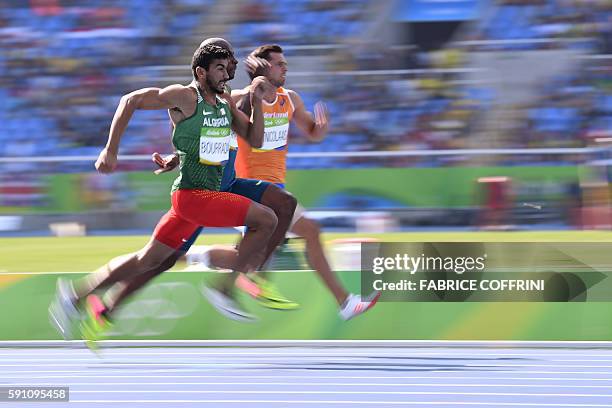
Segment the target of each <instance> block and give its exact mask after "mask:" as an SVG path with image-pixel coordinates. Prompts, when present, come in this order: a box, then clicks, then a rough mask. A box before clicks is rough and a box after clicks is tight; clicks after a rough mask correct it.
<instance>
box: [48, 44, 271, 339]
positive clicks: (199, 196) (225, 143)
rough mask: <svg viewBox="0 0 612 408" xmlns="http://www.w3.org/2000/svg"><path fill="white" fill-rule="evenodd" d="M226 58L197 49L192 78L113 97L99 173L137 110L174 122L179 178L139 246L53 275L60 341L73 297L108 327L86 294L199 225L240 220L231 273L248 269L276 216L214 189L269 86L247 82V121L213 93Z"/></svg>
mask: <svg viewBox="0 0 612 408" xmlns="http://www.w3.org/2000/svg"><path fill="white" fill-rule="evenodd" d="M229 60H230V53H229V52H228V51H227V50H225V49H223V48H221V47H218V46H214V45H206V46H204V47H199V48H198V49H197V50H196V51H195V53H194V55H193V59H192V71H193V75H194V78H195V83H192V84H189V85H187V86H184V85H178V84H177V85H171V86H168V87H166V88H163V89H160V88H144V89H140V90H137V91H134V92H132V93H130V94H127V95H125V96H124V97H122V98H121V102H120V104H119V106H118V108H117V111H116V112H115V116H114V118H113V121H112V124H111V128H110V132H109V137H108V141H107V144H106V147H105V148H104V149H103V150H102V152H101V153H100V155H99V157H98V160H97V161H96V164H95V167H96V169H97V170H98V171H99V172H100V173H111V172H113V171H114V170H115V168H116V165H117V155H118V150H119V142H120V140H121V136H122V135H123V133H124V132H125V129H126V127H127V125H128V122H129V120H130V118H131V117H132V115H133V113H134V112H135V111H136V110H137V109H168V110H169V114H170V118H171V120H172V123H173V124H174V131H173V134H172V143H173V145H174V147H175V149H176V151H177V153H178V155H179V156H180V170H179V176H178V177H177V179H176V180H175V181H174V184H173V186H172V194H171V199H172V200H171V201H172V206H171V208H170V210H169V211H168V212H167V213H166V214H165V215H164V216H163V217H162V219H161V220H160V222H159V223H158V225H157V227H156V228H155V231H154V233H153V236H152V237H151V239H150V241H149V243H148V244H147V245H146V246H145V247H144V248H143V249H141V250H140V251H138V252H135V253H132V254H128V255H124V256H120V257H117V258H114V259H112V260H111V261H110V262H108V263H107V264H106V265H104V266H102V267H101V268H99V269H98V270H96V271H95V272H93V273H92V274H90V275H88V276H87V277H85V278H82V279H80V280H78V281H76V282H75V283H74V284H72V283H69V282H67V281H63V280H58V288H57V293H56V299H55V300H54V302H53V303H52V305H51V307H50V315H51V318H52V322H53V323H54V324H55V325H56V327H57V329H58V330H59V331H60V333H61V334H62V335H63V336H64V337H65V338H72V335H73V326H74V324H75V323H76V322H77V321H78V320H79V314H80V313H79V308H80V306H81V301H83V300H85V299H87V300H86V303H89V304H88V305H87V307H89V308H90V309H91V310H93V311H94V312H95V318H96V319H95V320H94V322H93V323H94V325H95V326H96V327H94V328H92V330H96V331H97V330H98V329H99V328H100V327H103V326H105V325H108V321H107V319H106V316H105V313H106V308H105V306H104V305H103V304H102V303H100V302H98V301H97V299H98V298H95V297H88V296H89V295H90V294H91V293H92V291H93V290H94V289H96V288H105V287H108V286H110V285H112V284H114V283H116V282H119V281H122V280H126V279H130V278H131V277H134V276H138V275H139V274H142V273H146V272H148V271H151V270H155V269H157V268H160V267H161V266H162V265H164V263H165V262H166V261H167V260H168V259H169V258H170V257H171V256H173V254H174V253H175V252H176V251H177V250H178V249H180V248H181V246H182V245H183V244H184V243H185V242H187V240H188V239H189V237H191V236H192V235H193V233H194V232H195V231H196V230H197V228H199V227H200V226H211V227H232V226H241V225H246V226H247V233H246V234H245V236H244V237H243V239H242V241H241V242H240V247H239V250H238V256H237V259H236V262H235V264H234V268H233V270H234V272H233V273H232V275H233V276H234V277H237V276H238V273H240V272H242V273H246V272H249V271H250V270H252V269H253V268H254V266H252V265H253V258H255V257H256V255H257V254H259V253H261V252H262V251H263V250H264V249H265V247H266V245H267V243H268V240H269V238H270V236H271V234H272V232H273V231H274V229H275V228H276V224H277V218H276V216H275V215H274V212H273V211H272V210H270V209H269V208H267V207H265V206H262V205H260V204H258V203H255V202H253V201H251V200H249V199H247V198H246V197H243V196H239V195H237V194H232V193H228V192H221V191H220V187H221V178H222V176H223V165H224V164H225V162H227V160H228V159H229V145H230V133H231V131H232V130H233V131H235V132H237V133H239V134H246V135H248V136H247V138H248V139H249V140H252V141H254V144H255V145H258V144H261V143H262V141H263V127H264V126H263V114H262V109H261V100H262V96H263V94H264V92H265V91H266V89H267V87H269V83H268V81H267V80H266V79H265V78H260V79H258V80H256V81H254V83H253V92H252V93H251V95H250V104H252V105H253V106H252V114H251V117H250V119H249V118H248V117H247V116H246V115H245V114H244V113H242V112H241V111H240V110H238V109H237V107H236V105H235V104H234V103H233V102H232V101H231V99H230V100H226V99H223V98H221V97H220V95H222V94H223V93H224V92H225V84H226V82H227V81H228V79H229V75H228V73H227V66H228V63H229ZM90 299H91V302H88V301H89V300H90Z"/></svg>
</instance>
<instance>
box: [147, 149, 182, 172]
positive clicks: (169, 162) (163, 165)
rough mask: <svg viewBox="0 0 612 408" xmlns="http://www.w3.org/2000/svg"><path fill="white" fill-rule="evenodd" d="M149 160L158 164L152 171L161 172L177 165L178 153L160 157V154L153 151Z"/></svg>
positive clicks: (172, 168) (170, 169)
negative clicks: (157, 167)
mask: <svg viewBox="0 0 612 408" xmlns="http://www.w3.org/2000/svg"><path fill="white" fill-rule="evenodd" d="M151 160H153V163H155V164H157V165H158V166H159V169H157V170H155V171H154V172H153V173H155V174H162V173H165V172H168V171H172V170H174V169H175V168H176V166H178V165H179V161H180V160H179V157H178V154H176V153H174V154H170V155H168V156H166V157H162V155H161V154H159V153H157V152H155V153H153V154H152V155H151Z"/></svg>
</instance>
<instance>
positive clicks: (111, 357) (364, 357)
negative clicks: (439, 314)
mask: <svg viewBox="0 0 612 408" xmlns="http://www.w3.org/2000/svg"><path fill="white" fill-rule="evenodd" d="M212 356H214V357H218V358H223V359H226V360H228V359H229V360H236V359H237V358H238V357H240V360H239V361H251V360H256V361H257V360H271V359H274V360H283V361H290V360H289V359H288V358H291V359H292V360H295V359H326V360H330V359H333V360H337V361H359V360H369V359H373V358H376V359H381V360H382V359H388V360H393V359H395V360H404V359H407V360H408V359H409V360H425V361H429V360H431V359H429V358H419V357H417V356H397V355H388V356H381V355H377V354H370V355H366V354H355V355H350V354H342V356H341V357H336V355H333V354H329V355H303V354H294V355H291V354H288V355H286V356H285V355H273V354H270V355H268V356H261V355H258V356H255V355H254V356H246V355H236V354H226V355H222V354H215V355H210V356H208V357H212ZM244 356H246V358H244V360H243V359H242V357H244ZM126 357H131V358H136V357H139V356H138V355H125V356H124V355H103V354H101V359H100V357H98V358H95V357H89V358H69V357H66V358H65V357H62V356H58V357H51V358H3V359H2V361H3V362H15V363H17V362H23V363H34V362H66V361H69V362H88V361H98V362H99V361H101V360H102V361H105V362H111V361H113V360H117V359H123V358H126ZM191 357H193V355H192V356H191ZM181 359H182V360H185V359H189V360H191V361H193V358H190V356H189V355H184V356H183V357H180V358H177V360H181ZM457 359H458V357H455V356H452V357H451V356H448V357H447V358H436V359H435V361H436V362H443V361H450V362H454V361H456V360H457ZM462 359H463V358H462ZM160 360H161V361H166V362H167V361H168V360H170V361H172V360H171V359H160ZM465 360H469V361H473V362H474V363H478V362H480V361H483V362H496V361H502V362H511V361H508V360H507V359H501V360H500V359H497V358H478V357H474V356H466V357H465ZM517 360H540V362H551V363H573V362H580V363H598V362H612V359H593V360H589V359H584V358H577V359H551V360H542V359H538V358H531V359H522V358H521V359H517ZM518 362H520V361H517V363H518ZM193 364H197V363H193ZM598 367H602V366H598ZM608 367H610V366H608Z"/></svg>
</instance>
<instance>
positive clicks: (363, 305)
mask: <svg viewBox="0 0 612 408" xmlns="http://www.w3.org/2000/svg"><path fill="white" fill-rule="evenodd" d="M380 294H381V292H375V293H373V294H371V295H370V296H368V297H367V298H365V299H363V300H362V299H361V296H360V295H355V294H353V293H351V294H349V295H348V297H347V298H346V300H345V301H344V303H343V304H342V306H341V307H340V312H339V315H340V317H341V318H342V319H343V320H350V319H352V318H353V317H355V316H359V315H360V314H362V313H364V312H365V311H367V310H370V309H371V308H372V307H373V306H374V305H375V304H376V302H378V298H379V297H380Z"/></svg>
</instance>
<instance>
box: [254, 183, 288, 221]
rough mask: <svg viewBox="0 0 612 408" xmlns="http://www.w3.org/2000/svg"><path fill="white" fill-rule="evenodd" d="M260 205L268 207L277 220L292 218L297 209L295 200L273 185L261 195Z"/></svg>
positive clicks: (286, 192)
mask: <svg viewBox="0 0 612 408" xmlns="http://www.w3.org/2000/svg"><path fill="white" fill-rule="evenodd" d="M261 204H262V205H265V206H267V207H270V208H271V209H272V210H274V213H275V214H276V216H277V217H278V219H279V220H280V219H282V218H287V217H289V218H290V217H293V212H294V211H295V208H296V207H297V199H296V198H295V197H294V196H293V195H292V194H291V193H289V192H288V191H286V190H283V189H282V188H279V187H277V186H275V185H271V186H270V187H268V190H267V191H266V193H265V194H264V195H263V197H262V200H261Z"/></svg>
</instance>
